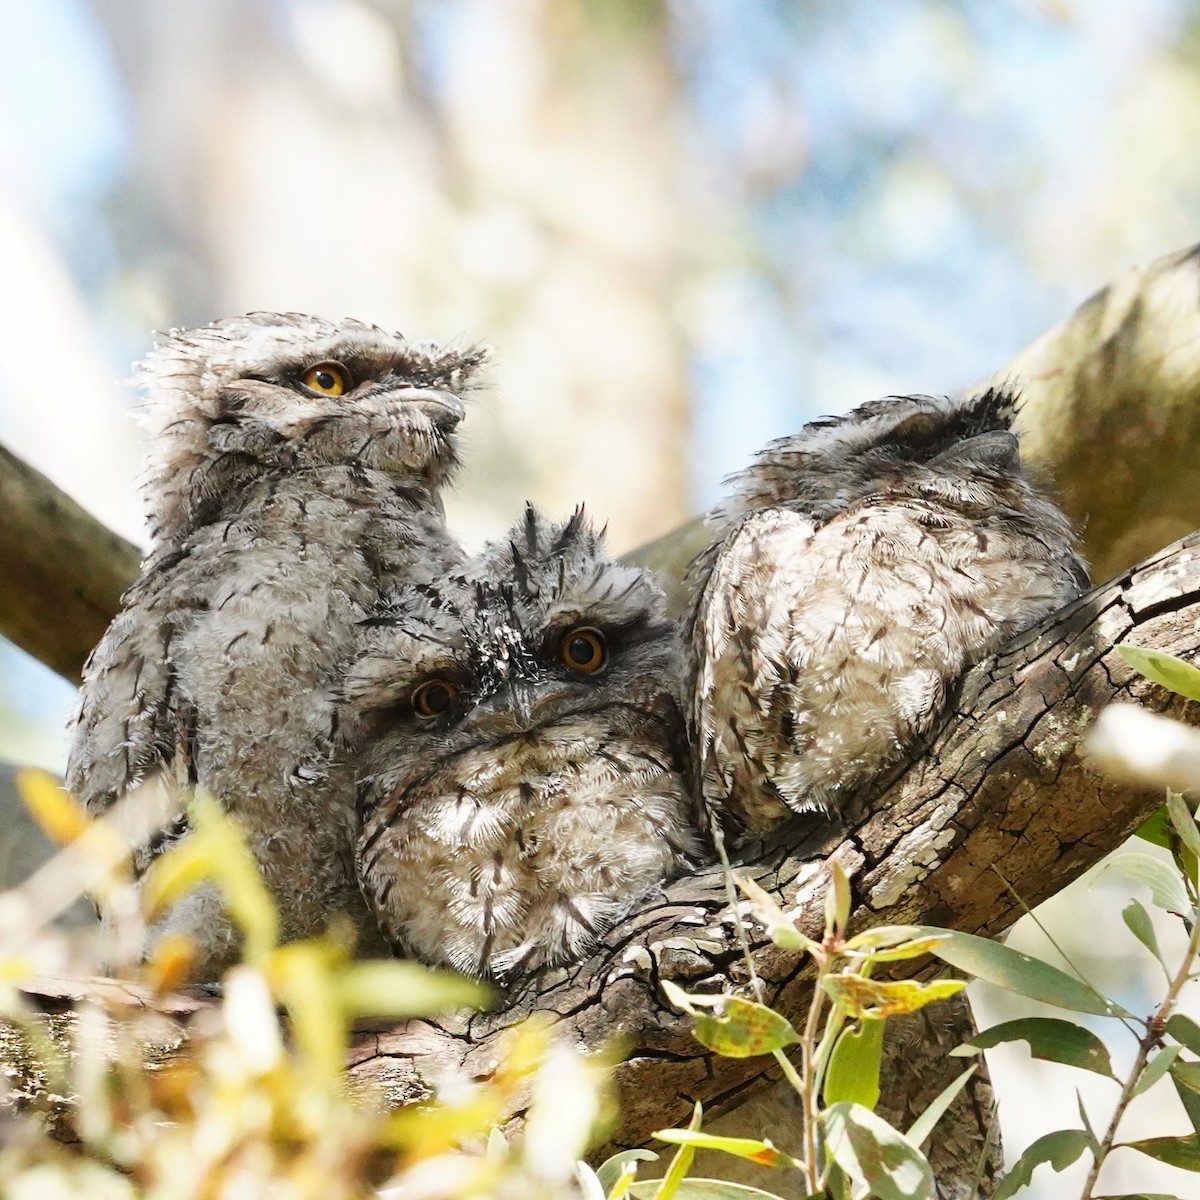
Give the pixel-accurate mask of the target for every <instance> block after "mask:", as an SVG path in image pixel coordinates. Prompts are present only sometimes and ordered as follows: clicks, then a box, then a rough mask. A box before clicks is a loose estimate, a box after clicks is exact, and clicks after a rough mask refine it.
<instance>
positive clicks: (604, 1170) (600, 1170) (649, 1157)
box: [596, 1150, 659, 1196]
mask: <svg viewBox="0 0 1200 1200" xmlns="http://www.w3.org/2000/svg"><path fill="white" fill-rule="evenodd" d="M658 1158H659V1156H658V1155H657V1154H655V1153H654V1151H653V1150H621V1151H619V1152H618V1153H616V1154H614V1155H612V1157H611V1158H606V1159H605V1160H604V1161H603V1162H602V1163H601V1164H600V1165H599V1166H598V1167H597V1168H596V1178H597V1179H598V1180H599V1181H600V1186H601V1187H602V1188H603V1189H604V1194H605V1195H606V1196H607V1195H608V1194H609V1192H611V1191H612V1189H613V1184H614V1183H616V1182H617V1180H618V1179H620V1178H621V1176H622V1175H623V1174H625V1171H626V1169H627V1168H629V1167H634V1168H636V1166H637V1164H638V1163H640V1162H657V1161H658ZM654 1182H655V1183H657V1182H658V1181H657V1180H655V1181H654Z"/></svg>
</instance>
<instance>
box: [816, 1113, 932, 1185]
mask: <svg viewBox="0 0 1200 1200" xmlns="http://www.w3.org/2000/svg"><path fill="white" fill-rule="evenodd" d="M821 1119H822V1121H823V1122H824V1125H825V1144H826V1146H827V1148H828V1150H829V1153H830V1154H831V1155H832V1156H833V1160H834V1162H836V1163H837V1165H838V1166H839V1167H841V1168H842V1170H843V1171H845V1172H846V1174H847V1175H849V1176H850V1178H851V1179H852V1180H853V1181H854V1183H855V1184H856V1185H857V1186H858V1188H859V1189H860V1190H861V1189H863V1188H870V1194H871V1195H872V1196H878V1197H879V1198H880V1200H926V1198H927V1197H928V1196H929V1195H931V1194H932V1192H933V1172H932V1171H931V1170H930V1169H929V1163H928V1162H927V1161H926V1159H925V1155H923V1154H922V1153H921V1151H920V1150H918V1149H917V1147H916V1146H914V1145H913V1144H912V1142H910V1141H909V1140H908V1138H906V1137H905V1136H904V1134H902V1133H901V1132H900V1131H899V1130H898V1129H893V1128H892V1126H891V1125H889V1124H888V1123H887V1122H886V1121H885V1120H884V1119H883V1118H882V1117H879V1116H876V1114H875V1113H873V1112H871V1111H870V1110H869V1109H866V1108H863V1107H862V1105H861V1104H847V1103H840V1104H831V1105H830V1106H829V1107H828V1108H827V1109H826V1110H825V1111H824V1112H823V1113H822V1114H821ZM863 1194H866V1193H865V1192H864V1193H863Z"/></svg>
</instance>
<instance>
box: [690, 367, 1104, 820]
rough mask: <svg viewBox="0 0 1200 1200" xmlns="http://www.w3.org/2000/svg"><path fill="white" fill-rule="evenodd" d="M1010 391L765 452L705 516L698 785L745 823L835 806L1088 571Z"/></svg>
mask: <svg viewBox="0 0 1200 1200" xmlns="http://www.w3.org/2000/svg"><path fill="white" fill-rule="evenodd" d="M1014 407H1015V396H1014V395H1013V394H1011V393H1007V392H1003V391H996V390H993V391H989V392H987V393H985V394H983V395H979V396H975V397H972V398H969V399H963V400H951V399H939V398H933V397H926V396H912V397H893V398H889V399H887V400H882V401H878V402H876V403H872V404H867V405H864V406H862V407H861V408H858V409H856V410H854V411H853V412H850V413H848V414H846V415H845V416H842V417H837V418H831V419H825V420H821V421H816V422H814V423H812V424H810V425H808V426H806V427H805V428H804V429H803V430H801V431H800V433H799V434H797V435H795V436H794V437H789V438H783V439H780V440H779V441H776V442H773V443H772V444H771V445H769V446H768V447H767V448H766V449H765V450H764V451H763V452H762V453H761V454H760V455H759V456H758V458H757V460H756V461H755V462H754V464H753V465H752V466H751V467H750V468H749V469H747V470H746V471H744V472H742V473H741V474H740V475H738V476H736V477H735V478H734V480H733V481H732V482H733V485H734V486H733V494H732V496H731V497H730V499H729V500H728V501H726V502H725V504H724V505H723V506H722V507H720V508H718V509H717V510H716V511H715V512H714V514H713V515H712V517H711V522H712V524H713V526H714V527H715V533H716V538H715V540H714V542H713V544H712V545H711V546H710V548H709V550H708V551H707V552H706V553H705V554H704V555H702V556H701V559H700V560H699V561H698V565H697V570H696V596H695V604H694V608H693V611H692V615H691V624H690V632H689V637H690V641H691V646H692V662H693V668H694V677H693V683H692V686H691V689H690V691H691V695H692V712H691V733H692V736H693V739H694V751H695V754H696V758H697V763H698V774H699V775H700V777H701V780H702V785H703V790H704V793H705V797H706V798H707V799H708V800H709V801H710V803H712V804H714V805H716V806H718V807H720V808H722V809H723V810H725V811H727V812H729V813H731V815H733V816H734V817H735V818H737V819H738V820H739V821H740V822H741V823H744V824H747V825H759V824H765V823H769V822H770V821H773V820H776V819H778V818H779V817H781V816H783V815H785V814H786V813H787V812H788V811H789V810H795V811H804V810H806V809H822V808H829V807H833V806H836V804H837V803H838V800H839V797H840V796H841V795H842V794H844V793H845V792H847V791H850V790H852V789H853V788H854V787H856V786H857V785H858V784H860V783H862V782H864V781H865V780H866V779H868V778H869V777H870V776H871V775H873V774H874V773H875V772H876V771H877V770H878V769H879V768H880V767H881V766H882V765H884V764H885V763H886V762H887V761H888V760H890V759H893V758H895V757H896V755H897V754H898V753H899V751H900V750H901V749H902V748H903V747H904V746H907V745H911V744H912V743H913V741H914V740H915V739H916V738H918V737H919V736H920V735H921V734H922V733H924V732H926V731H927V730H928V729H929V728H930V727H931V725H932V724H933V722H934V720H935V718H936V717H937V716H938V714H939V713H940V711H941V710H942V707H943V704H944V702H945V699H946V694H947V689H948V687H949V686H950V685H951V684H952V683H953V681H954V680H955V679H956V678H957V677H958V676H959V675H960V674H961V673H962V671H964V670H965V669H966V668H967V667H968V666H970V665H971V664H972V663H974V662H977V661H979V660H980V659H982V658H984V657H986V656H987V655H988V654H989V653H991V652H992V651H993V650H994V649H996V648H997V647H998V646H999V645H1000V644H1001V643H1002V642H1003V641H1004V640H1005V639H1006V638H1008V637H1010V636H1011V635H1012V634H1014V633H1016V632H1017V631H1018V630H1020V629H1022V628H1025V627H1028V626H1029V625H1032V624H1034V623H1035V622H1036V621H1038V620H1039V619H1041V618H1042V617H1043V616H1045V615H1047V614H1048V613H1050V612H1052V611H1053V610H1055V609H1057V608H1059V607H1061V606H1062V605H1063V604H1065V603H1067V602H1068V601H1069V600H1071V599H1072V598H1073V597H1074V596H1076V595H1077V594H1078V593H1079V592H1080V591H1081V590H1082V589H1083V588H1084V587H1085V586H1086V582H1087V575H1086V571H1085V569H1084V566H1083V564H1082V562H1081V561H1080V560H1079V558H1078V557H1077V556H1076V554H1075V553H1074V550H1073V548H1072V546H1073V540H1074V539H1073V533H1072V530H1071V527H1070V525H1069V523H1068V521H1067V519H1066V518H1065V517H1064V516H1063V514H1062V513H1061V512H1060V511H1059V509H1058V508H1057V507H1055V505H1054V504H1053V503H1052V502H1051V501H1050V500H1049V499H1047V498H1046V496H1045V495H1044V494H1043V493H1042V492H1041V491H1039V489H1038V488H1037V487H1036V486H1034V484H1032V483H1031V482H1030V481H1029V480H1028V479H1027V478H1026V476H1025V474H1024V472H1023V470H1022V467H1021V461H1020V454H1019V451H1018V446H1017V439H1016V437H1015V436H1014V435H1013V433H1012V432H1011V428H1010V426H1011V422H1012V417H1013V414H1014Z"/></svg>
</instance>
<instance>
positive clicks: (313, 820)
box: [68, 313, 482, 977]
mask: <svg viewBox="0 0 1200 1200" xmlns="http://www.w3.org/2000/svg"><path fill="white" fill-rule="evenodd" d="M481 357H482V356H481V354H480V353H479V352H475V351H469V352H458V351H453V350H440V349H436V348H434V347H432V346H423V345H414V344H411V343H409V342H407V341H405V340H404V339H403V338H402V337H400V336H399V335H395V334H390V333H386V332H384V331H382V330H380V329H376V328H374V327H372V326H369V325H364V324H361V323H359V322H356V321H344V322H341V323H337V324H335V323H330V322H328V321H323V320H320V319H318V318H315V317H308V316H301V315H298V314H276V313H252V314H250V315H248V316H245V317H234V318H229V319H226V320H222V321H218V322H216V323H214V324H212V325H209V326H206V327H204V328H200V329H194V330H190V331H187V332H182V333H172V334H170V335H167V336H166V337H164V338H163V339H161V340H160V342H159V343H158V345H157V346H156V348H155V349H154V350H153V351H152V353H151V354H150V355H149V357H148V358H147V360H146V361H145V362H144V363H143V364H142V366H141V368H140V372H139V378H140V382H141V385H142V387H143V389H144V390H145V392H146V394H147V401H148V402H147V406H146V410H145V423H146V424H147V426H148V427H149V429H150V432H151V438H152V441H151V457H150V467H149V471H148V476H147V481H146V484H145V495H146V499H147V502H148V506H149V510H150V517H151V526H152V537H153V543H152V547H151V550H150V553H149V555H148V557H147V559H146V561H145V563H144V565H143V571H142V575H141V577H140V578H139V579H138V581H137V582H136V583H135V584H134V585H133V586H132V587H131V588H130V590H129V592H128V593H127V595H126V597H125V608H124V611H123V612H122V613H121V614H120V615H119V616H118V617H117V618H116V620H115V621H114V622H113V623H112V625H111V626H110V628H109V630H108V632H107V633H106V634H105V637H104V639H103V640H102V641H101V643H100V644H99V646H97V648H96V650H95V651H94V653H93V655H92V658H91V660H90V662H89V664H88V666H87V669H86V671H85V678H84V684H83V690H82V695H81V700H80V705H79V709H78V712H77V714H76V718H75V722H74V739H73V744H72V747H71V753H70V761H69V765H68V783H69V786H70V788H71V790H72V791H73V792H74V793H75V794H76V795H78V796H80V797H82V798H83V799H84V800H85V801H86V803H87V805H88V807H89V808H90V809H92V810H93V811H97V810H102V809H104V808H106V807H107V806H108V805H110V804H111V803H113V802H114V801H115V800H116V799H117V798H119V797H120V796H121V795H123V794H124V793H126V792H127V791H129V790H130V789H131V788H132V787H133V786H135V785H136V784H138V783H139V782H141V781H142V780H144V779H153V778H155V777H157V778H158V779H160V780H161V781H162V782H164V784H165V785H166V791H167V793H168V794H178V793H179V792H180V791H181V790H185V789H187V787H188V786H189V785H190V784H193V783H198V784H200V785H201V786H202V787H204V788H205V789H207V790H209V791H210V792H212V793H213V794H215V795H216V797H217V798H218V799H219V800H220V801H221V803H222V804H223V805H224V806H225V807H226V808H227V809H228V810H229V811H231V812H233V813H235V814H236V815H237V816H238V818H239V820H240V821H241V822H242V824H243V825H244V827H245V829H246V832H247V835H248V838H249V842H250V846H251V849H252V850H253V851H254V853H255V855H256V856H257V858H258V860H259V863H260V865H261V869H262V871H263V874H264V876H265V878H266V880H267V882H268V883H269V885H270V886H271V888H272V890H273V892H274V893H275V896H276V898H277V900H278V901H279V903H280V915H281V918H282V922H283V932H284V934H285V936H288V937H296V936H301V935H304V934H309V933H313V932H316V931H317V930H319V929H320V928H322V927H323V926H324V925H325V923H326V922H327V920H328V919H329V918H330V917H331V916H332V915H333V914H334V913H336V912H338V911H342V912H346V913H349V914H350V915H351V917H352V918H353V919H354V920H356V921H357V922H358V924H359V926H360V928H362V929H367V930H373V923H372V922H371V921H370V918H369V916H368V915H367V913H366V911H365V908H364V906H363V902H362V899H361V896H360V895H359V893H358V891H357V888H356V886H355V882H354V876H353V870H352V860H351V853H350V850H351V846H350V836H351V825H352V810H353V785H352V781H351V779H350V776H349V772H348V769H347V768H345V767H344V766H341V765H338V764H335V763H334V762H333V761H332V759H331V754H332V750H333V745H334V735H335V728H334V714H335V705H334V702H333V694H334V691H335V689H336V687H337V685H338V683H339V682H340V678H341V673H342V670H343V669H344V665H345V660H346V658H347V656H348V655H349V654H350V651H351V647H352V645H353V640H354V636H355V634H354V630H355V622H356V621H358V620H360V619H362V618H363V617H364V616H365V614H366V613H367V612H369V611H371V610H372V609H373V608H374V607H375V605H376V604H377V603H378V597H379V594H380V590H381V588H382V587H384V586H387V585H390V584H395V583H397V582H400V581H403V580H404V579H405V578H407V577H408V575H409V573H410V571H412V570H413V569H414V568H415V567H416V565H417V564H420V567H421V569H422V570H425V569H428V568H432V567H436V566H438V565H441V566H445V567H447V568H448V567H451V566H455V565H457V564H458V563H459V562H460V561H461V559H462V553H461V551H460V549H459V547H458V546H457V545H456V543H455V542H454V541H453V540H452V539H451V538H450V536H449V535H448V533H447V531H446V529H445V524H444V519H443V512H442V505H441V501H440V499H439V495H438V489H439V487H440V486H441V484H442V483H443V481H444V480H445V479H446V478H447V476H448V474H449V473H450V472H451V471H452V469H453V467H454V465H455V448H454V440H453V434H454V430H455V427H456V426H457V424H458V421H459V419H460V418H461V416H462V414H463V408H462V404H461V401H460V399H459V397H458V393H459V392H461V390H462V388H463V387H464V386H465V385H466V383H467V382H468V380H469V377H470V375H471V373H472V371H473V370H474V369H475V367H476V366H477V364H478V363H479V362H480V360H481ZM185 829H186V824H185V823H184V824H177V825H176V826H175V827H174V828H171V829H167V830H164V834H163V837H164V838H170V837H172V836H176V835H178V834H180V833H181V832H183V831H184V830H185ZM153 849H154V847H150V848H147V849H146V850H144V851H143V853H142V854H141V855H140V856H139V865H144V863H145V860H146V858H147V857H148V856H149V854H151V853H152V852H153ZM164 927H165V928H167V929H181V930H185V931H187V932H188V933H190V934H192V935H193V936H194V937H196V938H197V939H198V941H199V944H200V950H201V955H200V961H199V963H198V964H197V966H198V971H199V972H200V973H201V974H202V975H204V976H206V977H211V975H212V973H213V972H215V971H217V970H219V969H220V967H221V966H222V965H224V964H225V963H226V962H227V961H229V959H230V958H231V956H232V955H233V953H234V952H235V947H234V944H233V932H232V929H231V927H230V925H229V923H228V922H227V921H226V920H224V919H223V917H222V916H221V914H220V912H219V908H218V906H217V903H216V900H215V897H214V895H213V894H212V893H211V891H209V890H205V889H201V890H200V891H198V892H196V893H194V894H192V895H190V896H189V897H187V898H185V899H184V900H183V901H182V902H181V903H180V904H179V905H178V906H177V907H176V908H175V909H174V910H172V912H170V913H169V914H168V915H167V917H166V918H165V919H164Z"/></svg>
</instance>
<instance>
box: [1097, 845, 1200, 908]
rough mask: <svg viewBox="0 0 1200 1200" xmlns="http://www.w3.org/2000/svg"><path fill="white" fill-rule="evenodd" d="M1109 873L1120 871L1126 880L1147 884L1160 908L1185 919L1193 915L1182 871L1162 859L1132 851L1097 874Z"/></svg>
mask: <svg viewBox="0 0 1200 1200" xmlns="http://www.w3.org/2000/svg"><path fill="white" fill-rule="evenodd" d="M1105 871H1120V872H1121V874H1122V875H1124V876H1125V877H1126V879H1132V880H1133V882H1134V883H1144V884H1145V885H1146V886H1147V887H1148V888H1149V889H1150V898H1151V899H1152V900H1153V901H1154V903H1155V904H1157V905H1158V907H1159V908H1162V909H1165V910H1166V911H1167V912H1171V913H1176V914H1177V915H1178V916H1181V917H1182V916H1185V915H1186V916H1190V915H1191V912H1192V905H1191V903H1190V902H1189V901H1188V898H1187V892H1186V891H1185V890H1184V886H1183V880H1182V879H1181V878H1180V877H1179V872H1178V871H1177V870H1176V869H1175V867H1174V866H1172V865H1170V864H1168V863H1165V862H1163V861H1162V859H1159V858H1155V857H1154V856H1153V855H1152V854H1145V853H1143V852H1142V851H1140V850H1130V851H1128V852H1127V853H1125V854H1117V855H1114V856H1113V857H1112V858H1110V859H1109V860H1108V861H1107V862H1106V863H1104V865H1103V866H1102V867H1101V868H1100V870H1099V872H1097V875H1098V876H1099V875H1102V874H1103V873H1104V872H1105Z"/></svg>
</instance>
